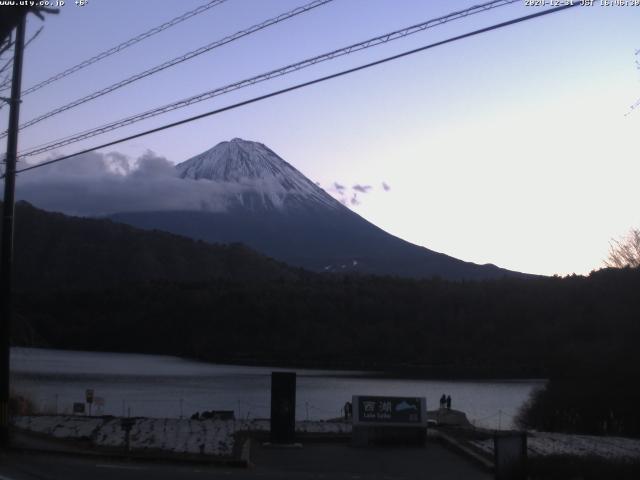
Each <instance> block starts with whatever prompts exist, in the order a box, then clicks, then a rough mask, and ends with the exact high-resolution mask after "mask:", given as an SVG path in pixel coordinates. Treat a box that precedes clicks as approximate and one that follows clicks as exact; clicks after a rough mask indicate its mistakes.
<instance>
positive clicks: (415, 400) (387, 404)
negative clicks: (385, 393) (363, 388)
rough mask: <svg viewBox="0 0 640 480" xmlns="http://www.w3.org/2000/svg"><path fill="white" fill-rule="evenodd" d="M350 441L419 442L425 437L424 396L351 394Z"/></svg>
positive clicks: (425, 404)
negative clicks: (351, 428)
mask: <svg viewBox="0 0 640 480" xmlns="http://www.w3.org/2000/svg"><path fill="white" fill-rule="evenodd" d="M352 404H353V435H352V444H353V445H355V446H366V445H370V444H372V443H403V444H422V445H424V443H425V441H426V438H427V401H426V399H425V398H424V397H382V396H373V395H366V396H365V395H354V396H353V402H352Z"/></svg>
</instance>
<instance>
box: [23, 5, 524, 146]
mask: <svg viewBox="0 0 640 480" xmlns="http://www.w3.org/2000/svg"><path fill="white" fill-rule="evenodd" d="M519 1H520V0H496V1H491V2H487V3H484V4H482V5H476V6H473V7H470V8H467V9H465V10H460V11H456V12H452V13H450V14H448V15H445V16H442V17H438V18H434V19H431V20H427V21H426V22H422V23H419V24H417V25H412V26H410V27H406V28H403V29H401V30H396V31H394V32H390V33H385V34H384V35H379V36H377V37H374V38H370V39H368V40H365V41H363V42H359V43H355V44H353V45H349V46H347V47H343V48H340V49H337V50H333V51H331V52H328V53H324V54H321V55H317V56H315V57H312V58H308V59H306V60H302V61H300V62H296V63H293V64H290V65H287V66H285V67H281V68H278V69H276V70H271V71H269V72H266V73H262V74H260V75H256V76H254V77H251V78H247V79H244V80H240V81H238V82H235V83H232V84H229V85H225V86H223V87H218V88H215V89H213V90H209V91H207V92H204V93H200V94H197V95H194V96H191V97H188V98H185V99H182V100H179V101H177V102H173V103H170V104H168V105H164V106H161V107H157V108H154V109H152V110H148V111H146V112H142V113H139V114H136V115H133V116H130V117H127V118H123V119H120V120H117V121H114V122H111V123H108V124H105V125H102V126H100V127H96V128H93V129H89V130H85V131H83V132H79V133H77V134H74V135H71V136H68V137H65V138H62V139H58V140H54V141H52V142H48V143H47V144H45V145H44V146H39V147H34V148H32V149H30V150H28V151H26V152H21V154H20V156H21V157H27V156H32V155H36V154H39V153H43V152H47V151H49V150H53V149H56V148H59V147H62V146H65V145H69V144H71V143H76V142H79V141H81V140H84V139H87V138H90V137H94V136H96V135H101V134H103V133H106V132H110V131H112V130H116V129H119V128H122V127H125V126H128V125H131V124H133V123H136V122H139V121H142V120H146V119H148V118H151V117H155V116H157V115H161V114H163V113H166V112H170V111H173V110H177V109H179V108H184V107H187V106H189V105H193V104H195V103H199V102H202V101H204V100H208V99H210V98H213V97H217V96H220V95H224V94H226V93H229V92H232V91H234V90H238V89H241V88H244V87H248V86H251V85H255V84H256V83H260V82H264V81H266V80H270V79H272V78H275V77H280V76H283V75H287V74H289V73H292V72H295V71H298V70H302V69H304V68H308V67H311V66H313V65H316V64H318V63H321V62H325V61H328V60H333V59H334V58H338V57H341V56H344V55H348V54H351V53H353V52H357V51H360V50H364V49H367V48H372V47H375V46H377V45H380V44H383V43H388V42H391V41H393V40H397V39H400V38H404V37H406V36H408V35H413V34H416V33H418V32H421V31H424V30H426V29H428V28H432V27H435V26H438V25H442V24H444V23H447V22H451V21H454V20H458V19H461V18H464V17H467V16H469V15H473V14H476V13H480V12H484V11H487V10H490V9H493V8H497V7H502V6H505V5H509V4H512V3H515V2H519Z"/></svg>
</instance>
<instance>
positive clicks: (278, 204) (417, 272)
mask: <svg viewBox="0 0 640 480" xmlns="http://www.w3.org/2000/svg"><path fill="white" fill-rule="evenodd" d="M176 168H177V170H178V172H179V175H180V176H181V177H182V178H190V179H197V180H202V181H210V182H211V185H212V188H216V189H217V190H218V191H220V190H221V189H222V190H226V191H227V192H228V194H227V195H226V199H227V202H226V203H227V205H228V209H227V210H226V211H225V212H208V211H162V212H160V211H157V212H132V213H119V214H115V215H113V216H111V218H113V219H114V220H117V221H120V222H124V223H128V224H131V225H134V226H136V227H139V228H144V229H160V230H165V231H168V232H172V233H176V234H180V235H185V236H188V237H191V238H195V239H199V240H204V241H207V242H223V243H226V242H242V243H245V244H246V245H248V246H250V247H251V248H254V249H256V250H257V251H259V252H261V253H263V254H265V255H268V256H271V257H273V258H276V259H278V260H282V261H284V262H286V263H289V264H291V265H295V266H300V267H304V268H307V269H311V270H314V271H333V272H335V271H339V272H346V271H349V272H354V271H355V272H362V273H374V274H389V275H399V276H407V277H432V276H440V277H442V278H447V279H456V280H459V279H483V278H496V277H500V276H503V275H522V274H519V273H517V272H510V271H508V270H504V269H500V268H498V267H496V266H494V265H477V264H474V263H470V262H464V261H461V260H458V259H455V258H453V257H450V256H448V255H444V254H442V253H438V252H434V251H432V250H429V249H427V248H423V247H420V246H417V245H413V244H411V243H409V242H406V241H404V240H402V239H399V238H397V237H395V236H393V235H390V234H389V233H387V232H385V231H383V230H382V229H380V228H378V227H376V226H375V225H373V224H371V223H370V222H368V221H366V220H365V219H363V218H362V217H360V216H359V215H357V214H356V213H354V212H352V211H351V210H349V209H348V208H346V207H345V206H344V205H342V204H341V203H340V202H338V201H337V200H335V199H334V198H332V197H331V196H330V195H328V194H327V193H326V192H325V191H324V190H322V189H321V188H319V187H318V186H317V185H315V184H314V183H313V182H311V181H310V180H309V179H307V178H306V177H305V176H304V175H303V174H301V173H300V172H299V171H298V170H296V169H295V168H294V167H292V166H291V165H290V164H288V163H287V162H285V161H284V160H283V159H281V158H280V157H279V156H278V155H276V154H275V153H274V152H273V151H271V150H270V149H269V148H267V147H266V146H264V145H262V144H260V143H257V142H249V141H245V140H242V139H238V138H236V139H233V140H231V141H230V142H222V143H220V144H218V145H216V146H215V147H214V148H212V149H210V150H208V151H206V152H204V153H202V154H200V155H197V156H195V157H193V158H191V159H189V160H187V161H185V162H183V163H181V164H179V165H177V167H176Z"/></svg>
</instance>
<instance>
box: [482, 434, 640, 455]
mask: <svg viewBox="0 0 640 480" xmlns="http://www.w3.org/2000/svg"><path fill="white" fill-rule="evenodd" d="M471 443H472V444H473V445H475V446H476V447H478V448H480V449H481V450H483V451H485V452H487V453H489V454H490V455H493V439H489V440H476V441H473V442H471ZM527 450H528V454H529V455H530V456H532V457H537V456H547V455H575V456H596V457H601V458H605V459H611V460H614V459H615V460H634V459H635V460H637V459H640V440H638V439H634V438H623V437H598V436H592V435H569V434H564V433H551V432H529V433H528V436H527Z"/></svg>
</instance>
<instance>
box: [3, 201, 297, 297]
mask: <svg viewBox="0 0 640 480" xmlns="http://www.w3.org/2000/svg"><path fill="white" fill-rule="evenodd" d="M0 208H1V204H0ZM15 219H16V220H15V221H16V226H15V242H14V245H15V255H14V257H15V260H14V265H15V266H14V270H13V271H14V281H15V285H16V288H17V289H19V290H34V289H42V288H45V289H56V290H58V289H68V288H83V289H85V288H93V289H99V288H106V287H117V286H123V285H127V284H137V283H141V282H148V281H151V280H167V281H178V282H198V281H208V280H212V279H230V280H238V281H240V280H242V281H248V280H265V281H268V280H273V279H278V278H282V277H285V278H291V277H295V276H296V275H297V273H296V271H295V270H294V269H292V268H289V267H288V266H286V265H283V264H281V263H279V262H276V261H274V260H272V259H269V258H266V257H264V256H262V255H260V254H257V253H256V252H254V251H252V250H250V249H249V248H247V247H245V246H243V245H239V244H230V245H212V244H209V243H205V242H199V241H195V240H192V239H190V238H185V237H180V236H177V235H173V234H170V233H166V232H159V231H144V230H139V229H136V228H134V227H131V226H129V225H124V224H120V223H116V222H113V221H111V220H107V219H89V218H79V217H70V216H67V215H63V214H61V213H51V212H46V211H44V210H40V209H38V208H35V207H33V206H32V205H30V204H28V203H26V202H18V203H17V204H16V215H15Z"/></svg>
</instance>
